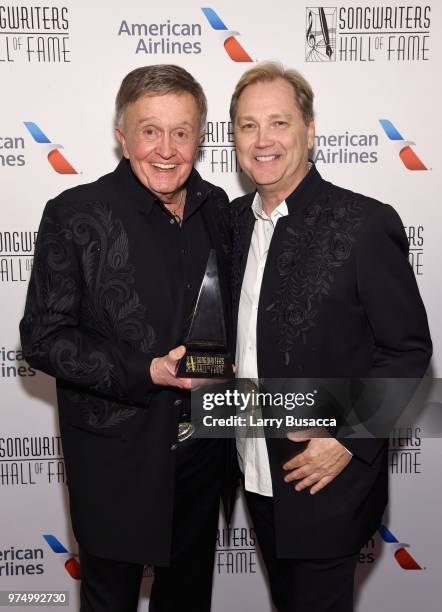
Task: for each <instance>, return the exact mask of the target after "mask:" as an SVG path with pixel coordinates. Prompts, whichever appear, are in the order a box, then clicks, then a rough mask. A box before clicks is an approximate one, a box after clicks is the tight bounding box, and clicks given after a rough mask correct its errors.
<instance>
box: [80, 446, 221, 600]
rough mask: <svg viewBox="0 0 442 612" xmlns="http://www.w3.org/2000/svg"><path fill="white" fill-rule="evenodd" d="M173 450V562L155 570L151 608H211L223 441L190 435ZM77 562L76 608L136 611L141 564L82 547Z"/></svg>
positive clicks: (147, 552) (141, 572)
mask: <svg viewBox="0 0 442 612" xmlns="http://www.w3.org/2000/svg"><path fill="white" fill-rule="evenodd" d="M176 452H177V467H176V480H175V485H176V486H175V500H174V519H173V526H172V530H173V531H172V551H171V564H170V566H169V567H166V568H164V567H157V568H154V573H155V578H154V582H153V585H152V591H151V597H150V603H149V612H209V611H210V605H211V597H212V580H213V565H214V553H215V542H216V530H217V526H218V513H219V502H220V492H221V486H222V478H223V474H224V469H225V468H224V459H225V455H224V441H223V440H203V439H193V438H189V439H188V440H185V441H184V442H181V443H179V444H178V448H177V451H176ZM109 537H111V534H110V535H109ZM148 555H149V551H146V556H147V557H148ZM80 565H81V590H80V601H81V608H80V612H136V609H137V605H138V597H139V591H140V585H141V579H142V574H143V566H142V565H139V564H136V563H123V562H119V561H110V560H106V559H100V558H98V557H95V556H93V555H91V554H89V553H88V552H87V551H86V550H85V549H84V548H83V547H80Z"/></svg>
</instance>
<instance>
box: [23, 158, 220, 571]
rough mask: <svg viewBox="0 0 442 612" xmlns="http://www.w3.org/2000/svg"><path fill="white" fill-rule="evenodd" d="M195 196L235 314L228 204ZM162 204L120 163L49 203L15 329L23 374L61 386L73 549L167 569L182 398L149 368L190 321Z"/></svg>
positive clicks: (203, 186) (199, 183)
mask: <svg viewBox="0 0 442 612" xmlns="http://www.w3.org/2000/svg"><path fill="white" fill-rule="evenodd" d="M187 198H188V201H189V202H193V203H195V202H197V203H198V206H199V209H198V214H201V217H202V222H203V225H204V227H205V231H206V233H207V236H208V237H209V243H210V246H212V247H213V248H215V249H216V251H217V258H218V264H219V268H220V273H221V282H222V283H223V290H224V293H225V296H226V304H227V301H228V300H227V295H228V293H229V289H228V288H227V285H228V283H229V278H228V277H229V274H230V272H229V270H230V260H229V257H230V246H229V234H228V220H227V218H226V214H227V207H228V200H227V196H226V194H225V193H224V191H223V190H222V189H220V188H218V187H215V186H214V185H211V184H210V183H207V182H206V181H203V180H202V179H201V177H200V176H199V174H198V173H197V172H196V171H195V170H194V171H193V172H192V174H191V176H190V178H189V180H188V184H187ZM157 206H159V202H155V198H154V196H153V195H152V194H151V193H150V192H149V191H148V190H147V189H145V188H144V187H143V186H142V185H141V184H140V183H139V182H138V180H137V179H136V177H135V176H134V174H133V173H132V170H131V168H130V165H129V162H128V161H127V160H124V159H123V160H122V161H121V162H120V164H119V165H118V167H117V169H116V170H115V172H113V173H111V174H108V175H106V176H103V177H102V178H100V179H99V180H98V181H96V182H94V183H91V184H88V185H82V186H79V187H75V188H73V189H70V190H68V191H66V192H64V193H62V194H61V195H60V196H58V197H57V198H55V199H54V200H52V201H50V202H49V203H48V204H47V206H46V208H45V211H44V213H43V218H42V221H41V225H40V229H39V234H38V240H37V244H36V250H35V258H34V266H33V271H32V276H31V280H30V284H29V289H28V296H27V302H26V308H25V313H24V316H23V319H22V321H21V324H20V331H21V340H22V347H23V351H24V354H25V357H26V359H27V360H28V362H29V363H30V364H32V366H33V367H35V368H37V369H39V370H42V371H43V372H46V373H47V374H50V375H51V376H54V377H56V379H57V396H58V406H59V419H60V431H61V434H62V440H63V448H64V456H65V461H66V467H67V474H68V480H69V493H70V504H71V516H72V523H73V527H74V532H75V534H76V537H77V539H78V540H79V542H80V543H82V542H84V543H86V548H87V550H89V552H91V553H93V554H96V555H98V556H102V557H104V558H112V559H116V560H118V559H121V560H126V561H132V562H140V563H144V562H149V563H156V564H160V565H161V564H164V563H167V560H168V556H169V549H170V525H171V517H172V499H173V487H174V473H175V472H174V465H175V459H174V452H173V449H174V448H175V442H176V436H177V428H178V414H179V408H178V407H177V404H178V403H179V402H177V401H176V400H177V399H180V400H181V399H182V395H180V392H179V391H178V390H177V391H174V390H172V389H168V388H161V387H157V386H155V385H153V383H152V381H151V380H150V376H149V367H150V362H151V360H152V358H153V357H155V356H161V355H164V354H166V353H167V352H168V351H169V350H170V349H171V348H173V347H174V346H177V345H178V344H180V343H181V342H182V329H181V327H180V325H181V322H182V319H183V317H182V312H180V304H179V303H178V302H177V300H176V299H175V294H174V293H173V292H172V291H171V287H170V278H169V276H168V267H167V265H166V262H165V260H164V257H162V256H161V253H162V252H164V248H167V245H165V246H164V245H162V244H161V241H163V242H164V240H165V238H164V236H162V235H158V232H156V231H155V230H154V228H153V227H152V225H153V224H152V221H151V215H152V211H153V210H154V207H157ZM155 210H156V209H155ZM160 247H161V248H160ZM204 265H205V264H204V262H203V265H202V269H204ZM201 280H202V278H201ZM177 321H178V322H179V324H178V325H177ZM110 534H111V535H112V537H110Z"/></svg>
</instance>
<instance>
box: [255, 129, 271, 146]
mask: <svg viewBox="0 0 442 612" xmlns="http://www.w3.org/2000/svg"><path fill="white" fill-rule="evenodd" d="M273 142H274V141H273V138H272V135H271V132H270V130H269V129H268V128H267V127H266V126H261V127H258V129H257V131H256V143H255V144H256V146H257V147H259V148H264V147H269V146H271V145H272V144H273Z"/></svg>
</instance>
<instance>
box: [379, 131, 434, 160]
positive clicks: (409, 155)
mask: <svg viewBox="0 0 442 612" xmlns="http://www.w3.org/2000/svg"><path fill="white" fill-rule="evenodd" d="M379 123H380V124H381V125H382V127H383V128H384V132H385V133H386V134H387V136H388V138H389V139H390V140H391V141H393V144H394V145H395V146H396V148H397V150H398V153H399V157H400V158H401V160H402V163H403V164H404V166H405V167H406V168H407V170H428V168H427V167H426V166H425V164H424V163H423V162H422V161H421V160H420V158H419V157H418V156H417V155H416V153H415V152H414V150H413V149H412V148H411V145H414V144H416V143H415V142H412V141H411V140H405V139H404V138H402V136H401V134H400V133H399V132H398V130H397V129H396V128H395V127H394V125H393V124H392V123H391V121H389V120H388V119H379Z"/></svg>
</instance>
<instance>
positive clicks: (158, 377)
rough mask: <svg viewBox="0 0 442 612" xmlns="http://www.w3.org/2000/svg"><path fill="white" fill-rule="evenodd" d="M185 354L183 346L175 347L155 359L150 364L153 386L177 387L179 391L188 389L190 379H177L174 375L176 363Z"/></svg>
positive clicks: (190, 382) (190, 383)
mask: <svg viewBox="0 0 442 612" xmlns="http://www.w3.org/2000/svg"><path fill="white" fill-rule="evenodd" d="M185 353H186V347H185V346H177V347H176V348H174V349H172V350H171V351H169V352H168V353H167V355H164V356H163V357H155V358H154V359H152V361H151V364H150V377H151V379H152V382H153V383H154V384H155V385H161V386H163V387H178V388H179V389H190V387H191V385H192V379H191V378H178V377H177V376H176V374H175V371H176V367H177V364H178V361H179V360H180V359H181V358H182V357H184V355H185Z"/></svg>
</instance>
